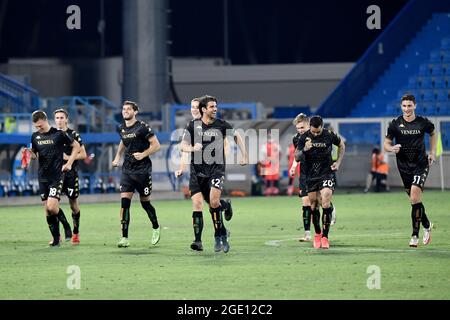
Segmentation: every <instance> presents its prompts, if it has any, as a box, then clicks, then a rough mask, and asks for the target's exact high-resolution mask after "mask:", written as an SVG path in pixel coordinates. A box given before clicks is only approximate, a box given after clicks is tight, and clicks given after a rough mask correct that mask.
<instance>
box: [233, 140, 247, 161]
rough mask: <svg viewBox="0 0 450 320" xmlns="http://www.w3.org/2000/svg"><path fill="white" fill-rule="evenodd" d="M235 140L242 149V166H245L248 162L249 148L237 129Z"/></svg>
mask: <svg viewBox="0 0 450 320" xmlns="http://www.w3.org/2000/svg"><path fill="white" fill-rule="evenodd" d="M234 141H235V142H236V144H237V145H238V147H239V150H241V154H242V159H241V162H240V164H241V166H245V165H246V164H248V154H247V150H246V148H245V143H244V140H243V139H242V137H241V135H240V133H239V132H237V131H235V132H234Z"/></svg>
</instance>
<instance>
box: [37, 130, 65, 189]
mask: <svg viewBox="0 0 450 320" xmlns="http://www.w3.org/2000/svg"><path fill="white" fill-rule="evenodd" d="M72 143H73V138H72V137H71V136H70V135H68V134H67V133H66V132H64V131H61V130H58V129H56V128H53V127H51V128H50V130H49V131H48V132H45V133H39V132H34V133H33V135H32V136H31V146H32V147H31V148H32V150H33V152H34V153H36V154H38V159H39V171H38V174H39V181H42V182H45V181H53V180H56V179H61V177H62V171H61V170H62V167H63V164H64V160H63V153H64V148H65V146H66V145H71V144H72Z"/></svg>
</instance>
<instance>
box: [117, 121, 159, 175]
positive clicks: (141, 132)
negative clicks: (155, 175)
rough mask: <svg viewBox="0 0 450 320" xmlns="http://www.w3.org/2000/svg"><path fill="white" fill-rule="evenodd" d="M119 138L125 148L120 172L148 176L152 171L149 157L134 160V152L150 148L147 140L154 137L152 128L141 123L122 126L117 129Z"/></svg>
mask: <svg viewBox="0 0 450 320" xmlns="http://www.w3.org/2000/svg"><path fill="white" fill-rule="evenodd" d="M118 131H119V134H120V138H121V139H122V143H123V144H124V146H125V158H124V162H123V167H122V171H123V172H124V173H130V174H148V173H150V172H151V170H152V161H151V160H150V157H146V158H144V159H142V160H136V158H135V157H134V156H133V153H135V152H144V151H145V150H147V149H148V148H149V147H150V141H149V139H150V138H151V137H153V136H154V135H155V133H154V132H153V130H152V128H150V126H149V125H148V124H146V123H145V122H142V121H136V122H135V123H134V124H133V125H132V126H130V127H127V126H126V125H125V124H122V125H120V126H119V127H118Z"/></svg>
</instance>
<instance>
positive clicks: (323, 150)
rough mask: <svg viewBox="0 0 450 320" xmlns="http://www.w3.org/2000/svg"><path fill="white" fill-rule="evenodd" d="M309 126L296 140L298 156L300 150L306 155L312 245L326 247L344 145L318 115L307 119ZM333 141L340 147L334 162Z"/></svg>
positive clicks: (317, 247) (327, 245) (328, 245)
mask: <svg viewBox="0 0 450 320" xmlns="http://www.w3.org/2000/svg"><path fill="white" fill-rule="evenodd" d="M309 125H310V129H309V130H308V131H306V132H305V134H303V135H301V136H300V138H299V139H298V143H297V148H296V152H297V157H298V156H300V155H299V153H300V154H301V153H303V154H304V157H305V161H304V163H302V165H305V166H306V187H307V189H308V197H309V200H310V202H311V205H312V206H313V208H312V216H313V225H314V230H315V235H314V242H313V245H314V248H316V249H319V248H321V247H322V248H323V249H328V248H329V247H330V244H329V241H328V233H329V231H330V224H331V218H332V212H333V208H332V207H331V198H332V196H333V191H334V188H335V184H336V173H335V172H336V171H337V170H338V169H339V167H340V165H341V163H342V159H343V156H344V153H345V144H344V142H343V141H342V139H341V138H340V137H339V136H338V135H337V134H336V133H334V132H332V131H330V130H328V129H324V128H323V120H322V118H321V117H320V116H313V117H311V119H310V121H309ZM333 144H334V145H336V146H338V147H339V151H338V158H337V160H336V162H333V159H332V148H333ZM317 191H319V193H320V197H321V199H322V204H321V205H322V209H323V213H322V224H323V228H322V230H321V228H320V213H319V211H317V210H315V208H314V206H317V205H318V204H317V203H318V199H317Z"/></svg>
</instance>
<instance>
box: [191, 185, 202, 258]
mask: <svg viewBox="0 0 450 320" xmlns="http://www.w3.org/2000/svg"><path fill="white" fill-rule="evenodd" d="M191 199H192V228H193V229H194V241H193V242H192V244H191V249H192V250H196V251H203V245H202V232H203V195H202V193H201V192H197V193H195V194H194V195H192V197H191Z"/></svg>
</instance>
